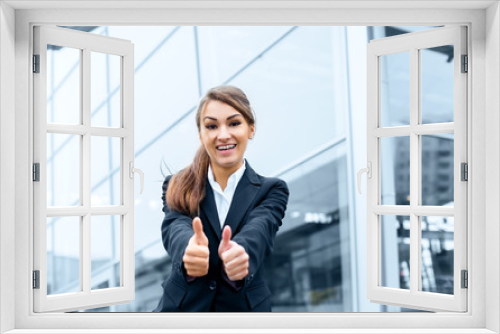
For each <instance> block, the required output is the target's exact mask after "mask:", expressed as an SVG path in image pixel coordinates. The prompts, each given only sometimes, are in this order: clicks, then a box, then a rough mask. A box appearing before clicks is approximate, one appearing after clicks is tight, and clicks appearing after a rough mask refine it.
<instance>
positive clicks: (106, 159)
mask: <svg viewBox="0 0 500 334" xmlns="http://www.w3.org/2000/svg"><path fill="white" fill-rule="evenodd" d="M120 144H121V138H112V137H99V136H93V137H92V139H91V143H90V145H91V161H92V164H91V180H92V191H91V197H92V198H91V205H93V206H99V205H120V203H121V197H120V188H121V183H120V159H121V147H120Z"/></svg>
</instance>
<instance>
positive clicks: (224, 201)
mask: <svg viewBox="0 0 500 334" xmlns="http://www.w3.org/2000/svg"><path fill="white" fill-rule="evenodd" d="M245 168H246V166H245V159H243V165H242V166H241V167H240V168H239V169H238V170H237V171H236V172H234V173H233V174H231V176H229V178H228V180H227V185H226V189H224V190H222V188H221V187H220V185H219V184H218V183H217V181H215V178H214V173H213V171H212V167H211V166H210V165H208V182H210V186H212V189H213V192H214V198H215V205H216V206H217V214H218V215H219V222H220V226H221V228H222V226H224V222H225V221H226V217H227V213H228V212H229V207H230V206H231V201H232V200H233V196H234V192H235V190H236V187H237V186H238V183H239V182H240V180H241V177H242V176H243V173H245Z"/></svg>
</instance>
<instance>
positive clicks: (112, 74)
mask: <svg viewBox="0 0 500 334" xmlns="http://www.w3.org/2000/svg"><path fill="white" fill-rule="evenodd" d="M90 63H91V86H90V87H91V104H90V106H91V110H92V121H91V122H92V126H106V127H115V128H116V127H120V124H121V121H120V114H121V112H120V111H121V109H120V108H121V106H120V95H121V94H120V83H121V57H120V56H115V55H109V54H105V53H99V52H91V59H90Z"/></svg>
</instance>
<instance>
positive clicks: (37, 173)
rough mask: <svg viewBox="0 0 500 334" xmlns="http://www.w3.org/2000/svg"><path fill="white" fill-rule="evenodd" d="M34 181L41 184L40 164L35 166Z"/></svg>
mask: <svg viewBox="0 0 500 334" xmlns="http://www.w3.org/2000/svg"><path fill="white" fill-rule="evenodd" d="M33 181H35V182H40V163H38V162H36V163H34V164H33Z"/></svg>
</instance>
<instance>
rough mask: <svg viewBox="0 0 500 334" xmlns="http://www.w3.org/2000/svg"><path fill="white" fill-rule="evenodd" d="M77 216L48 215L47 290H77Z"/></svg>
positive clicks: (78, 247) (78, 267)
mask: <svg viewBox="0 0 500 334" xmlns="http://www.w3.org/2000/svg"><path fill="white" fill-rule="evenodd" d="M80 220H81V218H80V217H53V218H47V294H48V295H55V294H60V293H68V292H78V291H81V290H80Z"/></svg>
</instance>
